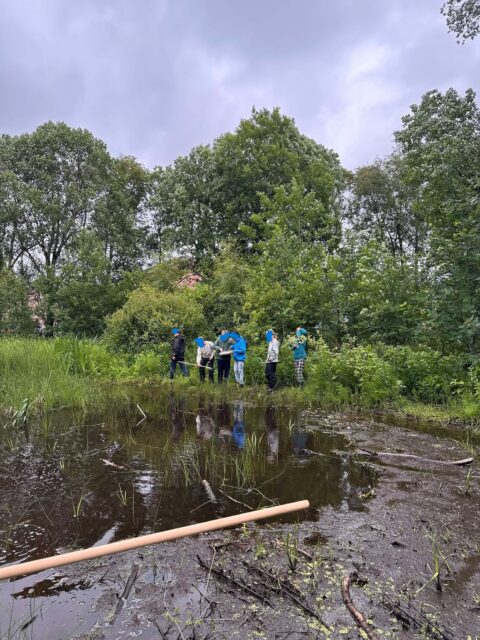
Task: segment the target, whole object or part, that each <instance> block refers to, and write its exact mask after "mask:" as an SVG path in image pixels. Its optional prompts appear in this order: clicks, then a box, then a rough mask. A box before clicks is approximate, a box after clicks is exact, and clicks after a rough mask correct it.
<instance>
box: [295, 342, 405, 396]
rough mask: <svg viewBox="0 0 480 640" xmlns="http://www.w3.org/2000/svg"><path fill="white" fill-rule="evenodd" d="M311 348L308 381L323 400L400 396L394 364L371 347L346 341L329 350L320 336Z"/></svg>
mask: <svg viewBox="0 0 480 640" xmlns="http://www.w3.org/2000/svg"><path fill="white" fill-rule="evenodd" d="M312 351H313V353H312V354H311V358H310V363H309V365H308V367H307V372H308V373H309V377H308V385H309V387H311V388H313V390H314V391H317V392H318V393H319V395H320V397H322V398H324V399H325V400H327V401H329V402H331V401H335V402H336V403H337V404H338V403H345V402H348V401H356V402H359V403H360V404H362V405H366V406H372V405H376V404H380V403H381V402H385V401H389V400H395V399H396V398H398V397H399V395H400V382H399V380H398V378H397V376H396V373H395V370H394V368H393V367H392V366H391V365H390V364H389V363H388V362H386V361H384V360H382V358H381V357H380V356H379V355H378V354H377V353H376V352H375V351H374V349H373V348H372V347H370V346H351V345H349V344H346V345H344V346H343V347H342V349H341V350H340V351H329V349H328V347H327V346H326V344H325V342H324V341H323V340H321V339H319V340H316V341H315V343H314V345H313V349H312Z"/></svg>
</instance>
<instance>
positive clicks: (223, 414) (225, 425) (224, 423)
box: [216, 403, 232, 443]
mask: <svg viewBox="0 0 480 640" xmlns="http://www.w3.org/2000/svg"><path fill="white" fill-rule="evenodd" d="M216 418H217V419H216V423H217V427H218V428H219V434H218V435H219V442H221V441H223V442H225V443H227V442H228V441H229V440H230V438H231V437H232V415H231V411H230V405H228V404H227V403H224V404H221V405H219V406H218V408H217V416H216Z"/></svg>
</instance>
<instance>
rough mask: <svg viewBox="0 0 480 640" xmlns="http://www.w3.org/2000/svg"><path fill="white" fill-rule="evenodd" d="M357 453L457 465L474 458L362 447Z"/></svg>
mask: <svg viewBox="0 0 480 640" xmlns="http://www.w3.org/2000/svg"><path fill="white" fill-rule="evenodd" d="M357 453H360V454H361V453H366V454H368V455H369V456H372V457H375V456H377V457H379V458H381V457H384V458H409V459H412V460H421V461H422V462H431V463H433V464H447V465H455V466H457V467H461V466H464V465H466V464H472V462H473V458H464V459H463V460H435V459H434V458H424V457H423V456H416V455H414V454H413V453H391V452H390V451H367V450H366V449H362V450H360V451H358V452H357Z"/></svg>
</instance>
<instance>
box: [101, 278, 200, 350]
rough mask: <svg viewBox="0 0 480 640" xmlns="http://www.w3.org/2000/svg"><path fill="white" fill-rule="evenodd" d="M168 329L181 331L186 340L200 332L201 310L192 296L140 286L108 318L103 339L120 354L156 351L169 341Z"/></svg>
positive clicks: (192, 294)
mask: <svg viewBox="0 0 480 640" xmlns="http://www.w3.org/2000/svg"><path fill="white" fill-rule="evenodd" d="M172 327H180V328H182V329H183V331H184V333H185V335H186V337H187V339H192V338H194V337H195V336H197V335H200V334H201V333H202V332H203V330H204V328H205V320H204V316H203V309H202V306H201V305H200V304H199V302H198V300H197V297H196V294H195V292H194V291H191V290H189V289H179V290H177V291H173V292H172V291H159V290H158V289H155V288H154V287H152V286H150V285H142V286H140V287H139V288H138V289H135V290H134V291H132V292H131V293H130V294H129V296H128V299H127V302H126V303H125V305H124V306H123V307H122V308H121V309H119V310H118V311H116V312H115V313H114V314H113V315H112V316H111V317H110V318H109V320H108V322H107V331H106V336H105V337H106V341H107V344H108V345H110V346H112V347H113V348H115V349H118V350H121V351H122V350H123V351H127V352H131V353H138V352H140V351H143V350H153V351H156V350H157V349H158V346H159V343H162V342H170V341H171V338H172V336H171V329H172Z"/></svg>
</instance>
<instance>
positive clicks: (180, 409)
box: [170, 396, 185, 440]
mask: <svg viewBox="0 0 480 640" xmlns="http://www.w3.org/2000/svg"><path fill="white" fill-rule="evenodd" d="M170 420H171V421H172V427H173V430H172V439H173V440H178V439H179V438H180V436H181V435H182V433H183V432H184V431H185V398H175V397H173V396H170Z"/></svg>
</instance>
